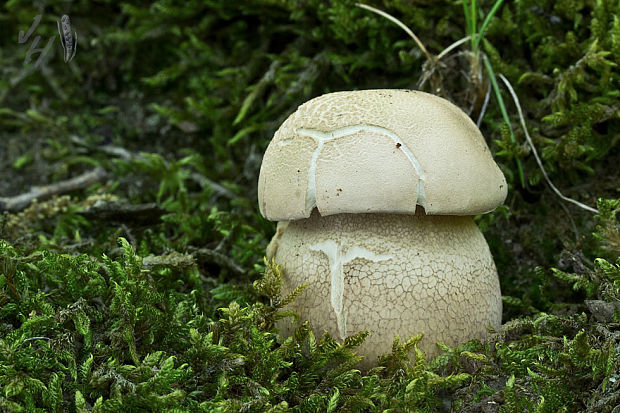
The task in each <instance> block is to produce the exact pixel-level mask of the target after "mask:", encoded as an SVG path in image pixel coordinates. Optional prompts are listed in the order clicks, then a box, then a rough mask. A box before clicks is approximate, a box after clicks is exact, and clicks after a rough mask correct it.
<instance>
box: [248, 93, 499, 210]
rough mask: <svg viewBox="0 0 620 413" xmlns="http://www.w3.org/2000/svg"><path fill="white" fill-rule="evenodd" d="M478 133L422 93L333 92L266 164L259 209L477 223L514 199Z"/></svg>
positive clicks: (300, 120)
mask: <svg viewBox="0 0 620 413" xmlns="http://www.w3.org/2000/svg"><path fill="white" fill-rule="evenodd" d="M506 191H507V187H506V179H505V178H504V175H503V174H502V172H501V171H500V169H499V168H498V167H497V165H496V164H495V161H493V158H492V156H491V153H490V151H489V148H488V146H487V144H486V142H485V141H484V138H483V137H482V134H481V133H480V130H478V128H477V127H476V125H475V124H474V123H473V122H472V121H471V119H470V118H469V117H468V116H467V115H466V114H465V113H464V112H463V111H462V110H461V109H459V108H458V107H457V106H455V105H454V104H452V103H450V102H448V101H447V100H445V99H442V98H440V97H437V96H435V95H431V94H428V93H424V92H419V91H408V90H395V89H394V90H392V89H383V90H360V91H352V92H336V93H329V94H326V95H323V96H319V97H317V98H315V99H312V100H310V101H308V102H306V103H304V104H303V105H301V106H300V107H299V108H298V109H297V111H296V112H295V113H293V114H292V115H291V116H289V117H288V119H287V120H286V121H285V122H284V123H283V124H282V126H280V128H279V129H278V130H277V131H276V133H275V136H274V138H273V140H272V141H271V143H270V144H269V147H268V148H267V151H266V152H265V156H264V158H263V163H262V165H261V169H260V176H259V179H258V202H259V208H260V211H261V213H262V214H263V216H264V217H265V218H267V219H269V220H272V221H290V220H295V219H302V218H308V217H309V216H310V214H311V213H312V210H313V209H314V208H315V207H316V208H317V209H318V211H319V213H320V214H321V215H323V216H326V215H332V214H341V213H369V212H372V213H403V214H413V213H415V209H416V205H420V206H422V207H424V210H425V211H426V213H427V214H429V215H475V214H480V213H484V212H489V211H491V210H493V209H494V208H495V207H497V206H498V205H499V204H501V203H502V202H503V201H504V199H505V198H506Z"/></svg>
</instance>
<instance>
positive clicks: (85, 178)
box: [0, 167, 107, 212]
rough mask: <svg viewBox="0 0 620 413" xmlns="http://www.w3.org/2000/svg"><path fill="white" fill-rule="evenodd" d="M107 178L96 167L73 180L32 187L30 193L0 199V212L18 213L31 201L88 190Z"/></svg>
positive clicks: (105, 174) (102, 171)
mask: <svg viewBox="0 0 620 413" xmlns="http://www.w3.org/2000/svg"><path fill="white" fill-rule="evenodd" d="M106 176H107V173H106V171H105V170H104V169H103V168H100V167H97V168H95V169H93V170H92V171H89V172H85V173H83V174H82V175H78V176H76V177H75V178H71V179H67V180H65V181H60V182H56V183H53V184H50V185H43V186H33V187H31V188H30V191H28V192H26V193H24V194H20V195H16V196H14V197H0V211H9V212H18V211H21V210H22V209H24V208H26V207H28V205H30V204H31V203H32V202H33V201H35V200H36V201H43V200H46V199H49V198H51V197H53V196H55V195H60V194H65V193H68V192H73V191H77V190H80V189H84V188H88V187H89V186H91V185H93V184H95V183H97V182H101V181H102V180H103V179H105V177H106Z"/></svg>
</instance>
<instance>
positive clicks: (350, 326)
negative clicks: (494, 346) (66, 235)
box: [258, 90, 507, 368]
mask: <svg viewBox="0 0 620 413" xmlns="http://www.w3.org/2000/svg"><path fill="white" fill-rule="evenodd" d="M506 190H507V187H506V180H505V178H504V175H503V174H502V172H501V171H500V169H499V168H498V166H497V165H496V164H495V162H494V161H493V158H492V156H491V153H490V151H489V148H488V147H487V145H486V142H485V140H484V138H483V136H482V134H481V133H480V131H479V130H478V128H477V127H476V125H475V124H474V123H473V122H472V121H471V119H470V118H469V117H468V116H467V115H466V114H465V113H464V112H463V111H462V110H460V109H459V108H458V107H456V106H455V105H453V104H452V103H450V102H448V101H447V100H445V99H442V98H439V97H437V96H434V95H431V94H428V93H424V92H418V91H406V90H362V91H348V92H336V93H329V94H326V95H323V96H320V97H317V98H315V99H312V100H310V101H308V102H306V103H305V104H303V105H301V106H300V107H299V108H298V109H297V111H296V112H295V113H293V114H292V115H291V116H289V117H288V119H287V120H286V121H285V122H284V123H283V124H282V126H281V127H280V128H279V129H278V130H277V131H276V133H275V136H274V138H273V140H272V141H271V143H270V144H269V146H268V148H267V151H266V152H265V155H264V158H263V162H262V165H261V170H260V176H259V182H258V200H259V208H260V211H261V214H262V215H263V216H264V217H265V218H267V219H269V220H272V221H279V222H278V226H277V232H276V235H275V236H274V237H273V239H272V240H271V242H270V244H269V246H268V248H267V258H269V259H271V258H272V257H275V261H276V262H277V263H278V264H281V265H282V267H283V293H284V294H285V293H287V292H289V291H291V290H293V289H294V288H295V287H296V286H298V285H300V284H302V283H304V282H308V283H309V286H308V287H307V288H306V290H305V291H304V293H303V294H302V295H300V296H299V297H298V298H297V299H296V300H295V301H294V302H293V303H292V304H290V308H291V309H293V310H295V311H297V312H298V313H299V314H300V315H301V318H302V319H304V320H310V321H311V323H312V326H313V328H314V329H315V333H317V334H319V333H321V332H322V331H323V330H326V331H328V332H329V333H330V335H331V336H332V337H335V338H338V339H340V340H344V339H345V338H346V337H347V336H349V335H352V334H355V333H357V332H359V331H362V330H369V331H370V332H371V334H370V336H369V337H368V338H367V339H366V341H365V342H364V343H363V344H362V346H360V348H359V349H358V354H361V355H364V356H365V359H364V360H363V361H362V365H361V367H362V368H369V367H372V366H374V365H376V364H377V361H378V357H379V356H380V355H382V354H384V353H387V352H389V351H390V350H391V347H392V342H393V340H394V338H395V336H396V335H400V336H401V337H410V336H412V335H415V334H418V333H424V338H423V339H422V341H421V342H420V344H419V347H420V348H421V349H422V350H423V351H425V352H426V353H427V354H428V355H430V356H433V355H436V354H438V352H439V349H438V348H437V346H436V345H435V343H436V342H442V343H445V344H447V345H449V346H454V345H458V344H461V343H463V342H466V341H468V340H471V339H475V338H477V339H483V338H484V337H485V336H486V335H487V334H488V331H489V327H492V328H495V329H497V328H498V327H499V326H500V324H501V314H502V302H501V293H500V287H499V279H498V276H497V270H496V268H495V264H494V262H493V257H492V256H491V253H490V251H489V247H488V245H487V243H486V241H485V239H484V237H483V235H482V233H481V232H480V230H479V229H478V227H477V226H476V224H475V223H474V221H473V217H472V216H473V215H476V214H481V213H485V212H489V211H491V210H493V209H495V207H497V205H499V204H501V203H502V202H503V201H504V199H505V198H506ZM278 327H279V328H280V329H281V330H282V332H283V333H284V334H288V333H290V332H291V331H292V330H293V328H294V325H292V324H291V323H290V322H287V321H282V322H280V324H279V325H278Z"/></svg>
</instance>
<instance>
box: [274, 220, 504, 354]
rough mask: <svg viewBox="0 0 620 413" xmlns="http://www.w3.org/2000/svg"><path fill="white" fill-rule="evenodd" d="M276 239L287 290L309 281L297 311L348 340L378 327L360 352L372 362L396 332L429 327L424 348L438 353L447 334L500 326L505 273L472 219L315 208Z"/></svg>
mask: <svg viewBox="0 0 620 413" xmlns="http://www.w3.org/2000/svg"><path fill="white" fill-rule="evenodd" d="M272 243H274V244H277V248H274V249H273V251H274V254H275V259H276V262H278V263H281V264H282V265H283V267H284V277H283V289H282V290H283V294H286V293H287V292H289V291H292V290H293V289H294V288H295V287H296V286H297V285H299V284H301V283H304V282H309V283H310V286H309V287H308V288H306V290H305V291H304V293H303V294H302V295H301V296H300V297H299V298H298V299H297V300H296V301H294V302H293V303H292V304H291V307H290V308H291V309H293V310H295V311H297V312H298V313H300V315H301V319H303V320H310V321H311V322H312V323H313V326H314V328H315V329H316V333H317V334H320V333H321V332H322V331H323V330H327V331H328V332H329V333H330V334H331V335H332V336H333V337H336V338H339V339H340V340H344V339H345V338H346V337H347V336H348V335H351V334H355V333H357V332H359V331H362V330H370V331H371V333H372V334H371V335H370V337H369V338H368V339H367V340H366V342H365V343H364V345H362V347H360V349H359V351H358V353H359V354H362V355H365V356H366V357H367V358H366V361H365V362H364V363H362V364H364V365H366V366H371V365H374V364H375V363H376V360H377V357H378V356H379V355H381V354H384V353H387V352H389V351H390V349H391V344H392V341H393V340H394V337H395V336H396V335H397V334H399V335H400V336H401V337H405V336H407V337H408V336H413V335H415V334H418V333H424V335H425V337H424V339H423V340H422V342H421V343H420V346H421V348H422V349H423V350H424V351H426V352H427V353H429V355H434V354H437V352H438V351H437V348H436V346H435V343H436V342H438V341H440V342H442V343H445V344H447V345H450V346H454V345H457V344H461V343H462V342H465V341H467V340H470V339H473V338H478V339H481V338H484V337H485V336H486V335H487V331H488V328H489V326H492V327H493V328H499V326H500V324H501V311H502V303H501V294H500V290H499V280H498V277H497V271H496V269H495V265H494V263H493V259H492V257H491V254H490V252H489V248H488V246H487V244H486V241H485V240H484V237H483V236H482V234H481V232H480V230H479V229H478V228H477V227H476V225H475V223H474V221H473V219H472V217H471V216H431V215H428V216H427V215H425V214H424V213H423V212H418V213H416V214H415V215H405V214H336V215H330V216H325V217H323V216H320V215H319V214H318V213H317V212H316V210H315V211H314V212H313V214H312V215H311V216H310V218H308V219H304V220H297V221H291V222H289V223H288V225H287V226H286V227H285V228H284V229H283V230H281V231H280V230H279V231H278V235H277V236H276V238H275V239H274V240H273V241H272ZM328 309H329V310H328ZM279 327H280V328H282V329H283V330H285V331H284V332H285V333H290V332H291V330H292V328H291V327H290V324H288V323H282V324H280V325H279Z"/></svg>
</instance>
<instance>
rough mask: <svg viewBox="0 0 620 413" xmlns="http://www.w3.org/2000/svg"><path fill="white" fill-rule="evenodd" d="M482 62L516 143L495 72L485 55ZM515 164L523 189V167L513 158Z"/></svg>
mask: <svg viewBox="0 0 620 413" xmlns="http://www.w3.org/2000/svg"><path fill="white" fill-rule="evenodd" d="M482 60H483V61H484V66H485V67H486V69H487V72H488V73H489V79H490V80H491V86H493V91H494V92H495V97H496V98H497V104H498V105H499V110H500V111H501V112H502V117H503V118H504V122H506V124H507V125H508V129H509V130H510V141H511V142H516V139H515V134H514V131H513V130H512V125H511V124H510V118H508V112H507V111H506V105H504V99H503V98H502V94H501V93H500V91H499V86H498V84H497V78H496V77H495V72H494V71H493V67H492V66H491V62H489V58H488V57H487V56H486V55H483V56H482ZM515 161H516V162H517V171H518V172H519V181H520V182H521V187H522V188H525V177H524V175H523V165H521V160H520V159H519V158H515Z"/></svg>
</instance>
